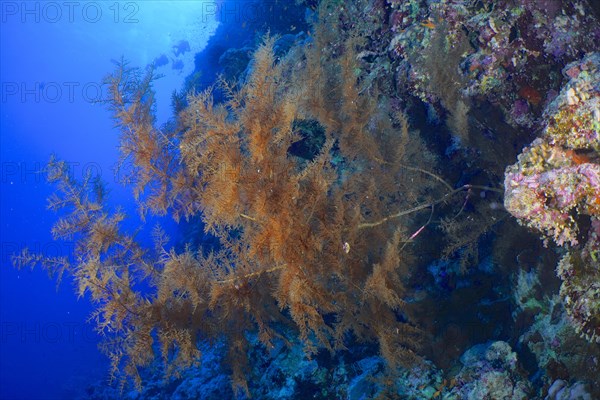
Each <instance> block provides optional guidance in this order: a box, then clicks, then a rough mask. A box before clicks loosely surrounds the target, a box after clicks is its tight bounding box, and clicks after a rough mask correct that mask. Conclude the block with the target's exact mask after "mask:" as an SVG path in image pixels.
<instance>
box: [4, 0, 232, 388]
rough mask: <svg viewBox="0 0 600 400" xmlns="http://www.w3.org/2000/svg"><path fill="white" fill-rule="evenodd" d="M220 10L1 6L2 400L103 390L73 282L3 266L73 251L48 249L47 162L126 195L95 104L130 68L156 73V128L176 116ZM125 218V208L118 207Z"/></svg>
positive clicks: (64, 246) (112, 137)
mask: <svg viewBox="0 0 600 400" xmlns="http://www.w3.org/2000/svg"><path fill="white" fill-rule="evenodd" d="M217 6H219V7H220V6H221V4H220V3H214V2H210V3H209V2H192V1H169V2H167V1H148V2H135V3H134V2H87V3H85V2H84V3H79V2H73V3H72V4H65V3H61V2H56V3H55V2H2V3H1V7H2V16H1V18H2V21H1V25H0V28H1V33H0V40H1V42H0V49H1V63H0V64H1V67H0V68H1V70H0V72H1V81H2V94H1V95H2V99H1V118H0V131H1V136H0V144H1V153H0V157H1V164H2V171H1V190H0V196H1V207H0V213H1V221H2V225H1V228H0V235H1V246H2V247H1V258H2V265H1V267H0V285H1V286H0V302H1V304H0V320H1V322H0V398H2V399H65V398H72V397H76V396H80V395H82V394H84V393H85V392H84V390H85V387H86V386H87V385H89V384H90V383H92V382H95V381H101V380H104V379H106V376H107V371H108V362H107V360H106V359H105V357H104V356H103V355H102V354H101V353H100V352H99V351H98V349H97V347H96V346H97V343H98V336H97V335H96V333H95V332H94V330H93V325H92V324H90V323H86V322H85V321H86V320H87V319H88V317H89V314H90V312H91V310H92V307H91V305H90V304H89V301H88V300H87V299H80V300H78V299H77V297H76V296H75V294H74V293H73V285H72V282H71V281H69V280H68V279H65V280H64V281H63V282H62V284H61V285H60V286H59V287H58V289H57V287H56V283H55V281H54V280H52V279H48V277H47V275H46V273H45V272H44V271H42V270H40V269H36V270H34V271H29V270H22V271H17V270H15V269H13V268H12V267H11V266H10V264H11V261H10V257H11V255H12V254H14V253H15V252H18V251H20V250H21V249H22V248H23V247H25V246H27V247H29V248H30V249H32V250H34V251H39V252H41V253H42V254H45V255H59V256H64V255H68V254H69V252H70V250H71V246H70V244H69V243H56V242H54V241H52V237H51V235H50V228H51V225H52V222H53V219H54V217H53V215H52V213H50V212H48V211H47V210H46V198H47V196H48V195H49V194H50V193H51V187H50V186H49V185H48V184H47V183H46V182H45V181H44V176H43V174H41V173H40V171H41V170H42V168H43V166H44V164H45V163H46V162H47V161H48V159H49V157H50V154H52V153H54V154H56V155H57V156H58V157H59V158H61V159H64V160H68V161H69V162H70V163H71V166H72V171H73V173H74V174H75V177H76V178H81V177H82V176H83V175H84V173H85V171H86V170H88V169H92V171H94V172H98V173H99V174H100V175H101V177H102V179H103V180H105V181H106V182H107V184H108V187H109V190H110V192H111V197H110V198H111V202H113V203H115V204H119V203H121V204H123V202H122V201H120V200H122V199H124V198H125V196H127V195H128V189H124V188H122V187H121V186H120V185H118V184H117V183H116V182H115V179H114V176H113V172H112V167H113V166H114V164H115V162H116V161H117V158H118V149H117V145H118V132H117V131H116V130H115V129H113V126H112V121H111V120H110V117H109V114H108V112H107V111H106V110H105V108H104V107H103V106H102V105H99V104H96V103H95V102H94V100H95V99H97V98H98V96H99V95H100V93H101V85H100V83H101V79H102V78H103V76H105V75H106V74H107V73H108V72H110V71H112V69H113V64H112V62H111V60H114V59H119V58H120V57H121V56H125V57H126V58H127V60H129V61H130V63H131V65H135V66H141V67H143V66H145V65H148V64H149V63H151V62H153V61H156V63H157V65H160V67H159V68H158V72H160V73H161V74H163V75H164V77H163V78H162V79H160V80H159V81H157V83H156V85H155V89H156V91H157V110H156V111H157V118H158V121H159V123H160V122H165V121H166V120H167V118H168V116H169V115H170V113H171V108H170V97H171V93H172V92H173V91H174V90H180V89H181V87H182V85H183V82H184V79H185V77H186V76H187V75H189V74H190V73H191V72H192V71H193V70H194V68H195V64H194V62H195V60H194V57H195V54H197V53H198V52H200V51H201V50H202V49H203V48H204V47H205V46H206V44H207V42H208V40H209V39H210V38H211V36H212V35H214V33H215V31H216V29H217V28H218V27H219V24H220V18H219V15H217V14H216V13H215V12H214V11H215V8H214V7H217ZM124 206H125V207H126V208H127V207H132V206H133V205H132V204H127V203H125V204H124Z"/></svg>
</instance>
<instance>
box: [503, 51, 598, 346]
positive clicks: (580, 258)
mask: <svg viewBox="0 0 600 400" xmlns="http://www.w3.org/2000/svg"><path fill="white" fill-rule="evenodd" d="M564 75H565V76H566V77H568V78H570V81H569V82H568V83H567V84H566V85H565V87H563V89H562V91H561V93H560V95H559V96H558V97H557V98H556V100H554V101H553V102H552V103H551V104H549V105H548V107H547V109H546V111H545V112H544V115H545V117H546V119H547V124H546V128H545V129H544V132H543V134H542V136H541V137H539V138H537V139H536V140H534V141H533V143H531V145H530V146H528V147H526V148H525V149H524V150H523V152H522V153H521V155H519V157H518V162H517V163H516V164H514V165H512V166H510V167H508V168H507V170H506V174H505V191H506V192H505V199H504V205H505V207H506V209H507V210H508V211H509V212H510V213H511V214H512V215H513V216H515V217H516V218H518V219H519V221H520V222H521V223H523V224H524V225H527V226H529V227H531V228H534V229H536V230H538V231H539V232H540V233H542V235H543V236H544V238H546V240H548V239H553V240H554V241H555V242H556V243H557V244H558V245H559V246H562V247H564V248H565V249H566V253H565V255H564V256H563V258H562V260H561V261H560V263H559V265H558V268H557V273H558V276H559V277H560V278H561V279H562V280H563V284H562V286H561V291H560V292H561V296H562V298H563V302H564V303H565V307H566V309H567V312H568V313H569V316H570V317H571V319H572V321H573V324H574V327H575V329H576V330H577V331H578V332H580V333H581V334H582V335H583V336H585V337H586V338H587V339H588V340H590V341H595V342H600V133H599V131H600V54H598V53H591V54H588V55H587V56H585V57H584V58H583V59H582V60H581V61H579V62H576V63H571V64H569V65H567V66H566V67H565V69H564Z"/></svg>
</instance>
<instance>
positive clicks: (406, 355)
mask: <svg viewBox="0 0 600 400" xmlns="http://www.w3.org/2000/svg"><path fill="white" fill-rule="evenodd" d="M328 42H329V38H327V37H326V32H319V31H317V34H316V35H314V38H313V40H312V43H311V44H310V45H307V46H305V47H304V48H300V47H299V48H294V49H292V50H291V51H290V53H289V54H288V55H287V56H286V57H285V58H283V59H276V58H275V56H274V53H273V44H274V39H273V38H269V37H267V38H266V39H265V40H264V42H263V43H262V44H261V45H260V46H259V48H258V49H257V51H256V53H255V55H254V59H253V62H252V67H251V71H250V73H249V75H248V76H247V78H246V79H245V81H244V83H243V84H241V85H239V87H238V86H235V85H232V84H230V83H227V82H220V83H219V84H218V85H217V86H216V87H214V88H211V89H209V90H206V91H204V92H201V93H190V94H189V95H188V97H187V106H186V107H185V108H184V109H183V110H182V111H181V112H180V113H179V114H178V115H177V116H176V121H175V123H173V124H171V126H170V128H168V129H167V128H164V129H159V128H157V127H156V126H155V123H154V118H153V104H154V103H153V92H152V81H153V79H154V78H155V76H154V73H153V71H152V70H148V71H140V70H138V69H134V68H130V67H129V66H128V65H127V64H126V63H124V62H123V63H120V64H119V65H118V68H117V69H116V71H115V72H114V73H113V74H111V75H110V76H109V77H107V80H106V83H107V84H108V86H109V89H110V99H109V101H108V106H109V108H110V109H111V111H112V114H113V116H114V119H115V121H116V124H117V126H118V128H119V130H120V132H121V154H122V160H121V163H120V166H121V168H122V170H124V171H127V172H128V176H130V177H131V178H132V180H131V184H132V185H133V188H134V195H135V198H136V199H137V201H138V202H139V206H140V210H141V212H142V215H145V214H146V213H151V214H157V215H164V214H170V215H172V216H173V217H174V218H175V219H176V220H178V219H179V218H192V217H200V218H201V219H202V221H203V223H204V224H205V227H206V230H207V231H210V232H211V233H212V234H213V235H214V236H216V237H217V238H218V240H219V247H218V249H213V250H212V251H202V250H201V249H193V248H192V247H191V246H189V247H187V248H186V250H185V251H182V252H176V251H175V250H173V249H168V248H166V243H167V238H166V235H165V233H164V232H163V231H162V230H161V229H160V228H155V229H154V231H153V232H152V233H153V237H154V239H155V246H154V247H155V248H154V249H145V248H142V247H141V245H140V244H138V243H137V242H136V240H135V237H134V236H133V235H127V234H125V233H123V229H121V227H120V223H121V221H122V220H123V219H124V218H125V215H124V214H123V213H122V212H116V213H112V214H111V213H109V212H108V211H107V210H105V202H104V197H105V194H104V189H103V187H102V185H101V184H100V183H99V182H97V181H95V180H94V179H93V177H89V178H88V179H85V180H84V181H83V182H75V181H73V180H72V179H71V177H70V176H69V174H68V170H67V168H66V167H65V164H64V163H62V162H60V161H55V160H53V161H52V162H51V163H50V165H49V166H48V170H49V172H50V180H51V181H54V182H57V183H58V193H57V194H56V195H55V196H53V197H52V199H51V208H53V209H61V208H65V209H66V212H65V214H63V216H62V217H61V218H60V219H59V221H58V222H57V223H56V225H55V228H54V230H53V233H54V234H55V236H56V237H57V238H72V239H74V240H76V243H77V246H76V254H75V259H74V260H73V261H72V262H69V261H68V260H66V259H54V260H47V259H42V258H41V257H38V256H35V255H32V254H30V253H28V252H24V253H23V254H21V255H20V256H17V257H15V261H16V263H17V264H18V265H26V264H32V263H41V264H42V265H43V266H44V267H46V268H48V269H49V270H50V271H52V272H55V273H60V274H62V273H63V272H65V271H66V272H67V273H69V274H71V275H72V276H73V277H74V278H75V280H76V282H77V285H78V292H79V294H80V295H84V294H86V293H87V294H89V296H90V297H91V299H92V300H93V301H94V302H95V303H96V304H97V309H96V311H95V313H94V315H93V319H94V320H95V322H96V324H97V327H98V330H99V332H101V333H102V334H103V335H105V337H106V341H105V343H104V344H103V347H104V349H105V350H106V351H107V353H108V354H109V355H110V357H111V361H112V366H113V370H114V371H115V372H117V371H124V372H125V373H126V374H127V375H129V376H131V377H133V378H134V379H135V381H136V382H137V383H138V384H140V383H141V378H140V374H139V368H140V367H144V366H148V365H149V364H150V363H151V362H152V361H153V360H154V358H155V354H156V353H158V354H156V356H158V357H159V358H162V360H163V362H164V364H165V367H166V370H167V372H168V373H172V374H177V373H178V372H180V371H181V368H185V367H187V366H189V365H190V364H193V363H195V362H198V361H199V360H200V361H201V355H200V353H199V351H198V347H197V341H198V340H199V339H201V338H208V339H217V338H224V339H225V340H226V342H227V345H228V358H229V360H230V361H231V368H232V375H233V381H234V383H235V384H236V385H237V386H240V387H242V388H246V381H245V369H246V367H247V364H246V362H247V361H246V357H247V350H248V346H249V344H248V340H247V337H246V333H248V332H257V333H258V337H259V339H260V341H261V342H262V343H263V344H264V345H265V346H271V344H272V341H273V340H275V339H277V338H278V337H280V336H281V329H282V328H281V327H282V326H292V327H293V329H295V330H296V331H297V334H298V336H299V338H300V339H301V340H302V342H303V343H304V345H305V350H306V352H307V354H309V355H310V354H312V353H315V352H316V351H317V350H318V349H321V348H326V349H330V350H335V349H340V348H343V347H344V343H345V342H346V340H347V339H348V337H349V335H352V336H353V337H355V338H357V339H359V340H366V341H373V342H377V343H379V348H380V352H381V354H382V355H383V356H384V357H385V358H386V359H387V360H388V362H389V363H390V365H395V364H397V363H407V362H412V361H414V360H417V359H418V356H417V355H416V353H415V350H416V349H417V348H418V337H419V330H418V329H417V328H416V327H415V326H414V325H413V324H412V323H411V315H410V308H409V307H408V305H407V304H406V302H405V295H406V290H405V287H404V284H405V279H406V276H407V274H408V265H409V261H410V258H409V257H410V255H409V253H408V250H409V247H408V246H407V244H408V243H409V239H411V233H414V229H415V226H416V227H417V228H418V226H419V225H420V224H415V221H412V220H409V219H407V218H408V217H409V216H411V215H412V214H411V213H409V212H402V210H406V209H408V210H412V211H419V210H422V209H426V208H427V207H426V206H422V205H421V204H431V203H432V202H435V200H433V196H434V195H435V193H436V191H438V192H439V189H441V188H442V187H443V186H442V185H443V184H442V183H441V182H440V180H439V179H433V178H432V175H431V174H430V173H427V170H431V169H432V164H433V161H432V157H430V156H428V153H427V152H426V151H425V149H424V148H423V146H422V144H421V143H420V141H419V139H418V135H417V134H415V133H414V132H410V131H409V129H408V125H407V122H406V119H405V118H404V117H403V116H402V115H400V114H398V113H396V112H393V111H392V110H391V109H390V108H389V107H388V106H387V105H386V104H387V101H386V99H385V97H384V96H383V95H378V91H377V87H373V86H369V87H366V85H365V84H364V83H362V80H361V72H360V67H359V65H358V64H357V62H356V47H357V46H358V43H359V41H358V40H356V39H349V40H346V41H345V42H344V43H339V42H338V43H334V44H330V43H328ZM215 90H218V91H220V92H221V93H223V94H224V95H225V98H226V100H225V101H222V102H218V103H217V102H216V101H215V100H214V96H213V95H214V91H215ZM311 140H312V141H313V146H312V147H311V149H312V150H310V151H305V152H300V151H295V150H294V149H297V148H298V146H299V143H303V142H307V141H311ZM314 143H317V144H316V145H314ZM412 211H411V212H412ZM413 236H414V235H413Z"/></svg>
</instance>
